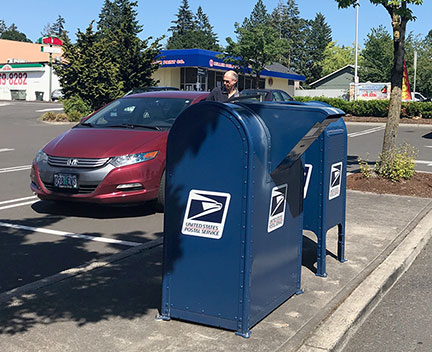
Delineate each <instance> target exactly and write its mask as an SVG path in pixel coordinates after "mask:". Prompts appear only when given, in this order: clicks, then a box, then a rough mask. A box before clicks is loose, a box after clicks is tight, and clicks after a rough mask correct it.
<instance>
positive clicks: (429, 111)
mask: <svg viewBox="0 0 432 352" xmlns="http://www.w3.org/2000/svg"><path fill="white" fill-rule="evenodd" d="M295 100H296V101H300V102H307V101H322V102H323V103H327V104H329V105H331V106H333V107H335V108H339V109H341V110H343V111H344V112H345V113H346V114H350V115H353V116H370V117H386V116H387V112H388V105H389V101H388V100H357V101H346V100H344V99H340V98H325V97H295ZM401 117H403V118H413V117H422V118H426V119H431V118H432V102H402V110H401Z"/></svg>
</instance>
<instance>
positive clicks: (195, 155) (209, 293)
mask: <svg viewBox="0 0 432 352" xmlns="http://www.w3.org/2000/svg"><path fill="white" fill-rule="evenodd" d="M195 111H196V114H187V115H186V116H183V121H181V124H179V129H180V127H181V130H178V129H177V130H176V129H175V128H176V125H174V126H173V130H172V131H171V133H170V137H169V140H168V152H167V183H166V205H165V225H164V229H165V242H164V251H165V253H164V278H163V299H162V313H163V314H164V315H168V316H170V317H176V318H181V319H186V320H192V321H196V322H202V323H205V324H210V325H216V326H222V327H224V328H228V329H233V330H238V329H239V320H240V321H241V317H242V310H243V303H242V294H243V292H242V290H243V286H244V269H243V268H244V257H245V255H244V241H245V238H244V236H245V216H246V212H245V202H246V199H245V197H244V194H246V187H247V184H246V180H247V174H248V168H247V167H246V166H247V159H248V144H247V138H246V136H245V135H244V134H243V129H242V128H241V126H239V124H238V122H237V121H236V120H235V119H233V118H232V117H231V116H230V114H228V113H224V110H223V109H216V110H215V109H203V108H202V109H200V108H199V107H197V108H195ZM185 119H186V120H185ZM192 125H193V128H190V129H188V128H187V126H192ZM221 141H223V143H221ZM203 227H204V228H203Z"/></svg>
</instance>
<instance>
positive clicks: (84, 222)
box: [0, 102, 163, 293]
mask: <svg viewBox="0 0 432 352" xmlns="http://www.w3.org/2000/svg"><path fill="white" fill-rule="evenodd" d="M61 108H62V106H61V105H60V104H54V103H51V104H49V103H27V102H26V103H24V102H12V103H10V102H0V131H1V139H0V190H1V192H0V258H1V259H0V268H1V270H0V293H3V292H6V291H8V290H11V289H14V288H17V287H21V286H23V285H26V284H29V283H31V282H35V281H37V280H40V279H43V278H46V277H48V276H50V275H54V274H56V273H59V272H61V271H64V270H67V269H70V268H75V267H78V266H82V265H85V264H88V263H90V262H92V261H95V260H101V259H103V258H106V257H108V256H110V255H112V254H115V253H119V252H121V251H124V250H126V249H128V248H131V247H134V246H137V245H139V244H143V243H147V242H149V241H152V240H156V239H158V238H160V237H161V236H162V227H163V215H162V214H160V213H156V212H155V211H154V209H153V207H152V206H151V205H148V204H142V205H139V206H133V207H118V206H116V207H104V206H98V205H92V204H77V203H71V204H60V205H59V204H57V203H54V202H50V201H40V200H38V199H37V198H36V197H35V196H34V195H33V194H32V192H31V190H30V187H29V182H30V181H29V180H30V179H29V173H30V165H31V162H32V159H33V157H34V156H35V154H36V153H37V151H38V150H39V149H40V148H41V147H43V146H44V145H45V144H46V143H47V142H48V141H49V140H51V139H52V138H54V137H55V136H57V135H59V134H60V133H62V132H63V131H65V130H67V129H69V128H70V127H71V126H72V125H71V124H46V123H43V122H40V121H38V118H39V117H40V116H41V115H42V113H43V112H44V111H47V109H48V110H54V111H56V110H59V109H61Z"/></svg>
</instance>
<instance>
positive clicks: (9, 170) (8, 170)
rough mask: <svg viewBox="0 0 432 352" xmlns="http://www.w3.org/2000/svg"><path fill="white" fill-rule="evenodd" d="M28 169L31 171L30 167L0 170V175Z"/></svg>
mask: <svg viewBox="0 0 432 352" xmlns="http://www.w3.org/2000/svg"><path fill="white" fill-rule="evenodd" d="M30 169H31V165H24V166H14V167H6V168H4V169H0V174H3V173H5V172H14V171H23V170H30Z"/></svg>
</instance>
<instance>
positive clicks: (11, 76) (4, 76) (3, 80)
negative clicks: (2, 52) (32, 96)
mask: <svg viewBox="0 0 432 352" xmlns="http://www.w3.org/2000/svg"><path fill="white" fill-rule="evenodd" d="M3 69H4V67H3ZM3 69H2V70H3ZM26 85H27V73H26V72H11V73H0V86H26Z"/></svg>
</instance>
